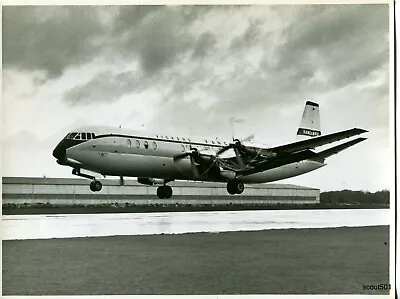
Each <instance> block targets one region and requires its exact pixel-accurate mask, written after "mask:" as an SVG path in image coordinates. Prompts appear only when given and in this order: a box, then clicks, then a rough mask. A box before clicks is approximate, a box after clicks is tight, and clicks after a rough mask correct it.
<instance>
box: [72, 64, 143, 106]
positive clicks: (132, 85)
mask: <svg viewBox="0 0 400 299" xmlns="http://www.w3.org/2000/svg"><path fill="white" fill-rule="evenodd" d="M144 87H145V84H143V82H142V81H141V78H140V76H138V75H137V74H135V73H133V72H124V73H119V74H116V75H114V74H112V73H111V72H110V71H104V72H100V73H98V74H97V75H96V76H95V77H94V78H93V79H91V80H90V81H89V82H87V83H85V84H82V85H79V86H76V87H74V88H72V89H70V90H69V91H68V92H66V93H65V96H64V100H65V101H66V102H67V103H69V104H71V105H76V104H90V103H93V102H113V101H117V100H118V99H119V97H120V96H122V95H124V94H126V93H129V92H132V91H134V90H141V89H142V88H144Z"/></svg>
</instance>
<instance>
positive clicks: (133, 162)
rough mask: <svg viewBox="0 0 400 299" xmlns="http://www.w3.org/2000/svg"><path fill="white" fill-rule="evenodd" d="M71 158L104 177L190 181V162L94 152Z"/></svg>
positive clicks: (81, 151)
mask: <svg viewBox="0 0 400 299" xmlns="http://www.w3.org/2000/svg"><path fill="white" fill-rule="evenodd" d="M69 156H70V157H71V158H73V159H76V160H78V161H80V162H81V163H82V168H84V169H88V170H91V171H95V172H98V173H101V174H104V175H113V176H114V175H115V176H128V177H151V178H177V179H190V177H191V174H192V168H191V164H190V161H189V160H187V161H186V160H182V161H179V163H177V162H174V161H173V159H172V157H163V156H151V155H138V154H123V153H110V152H94V151H83V150H80V151H72V152H69Z"/></svg>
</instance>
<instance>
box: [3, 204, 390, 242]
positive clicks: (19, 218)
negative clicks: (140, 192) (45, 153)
mask: <svg viewBox="0 0 400 299" xmlns="http://www.w3.org/2000/svg"><path fill="white" fill-rule="evenodd" d="M390 219H391V218H390V210H389V209H372V210H361V209H360V210H355V209H349V210H346V209H341V210H274V211H271V210H269V211H229V212H179V213H177V212H171V213H129V214H125V213H118V214H72V215H71V214H57V215H3V225H2V237H3V240H21V239H51V238H73V237H95V236H116V235H157V234H183V233H196V232H213V233H218V232H228V231H258V230H270V229H288V228H295V229H299V228H327V227H360V226H377V225H389V224H390Z"/></svg>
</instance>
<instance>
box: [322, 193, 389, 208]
mask: <svg viewBox="0 0 400 299" xmlns="http://www.w3.org/2000/svg"><path fill="white" fill-rule="evenodd" d="M389 198H390V193H389V191H388V190H382V191H377V192H374V193H371V192H367V191H351V190H341V191H328V192H321V194H320V202H321V203H322V204H364V203H370V204H385V205H388V204H389Z"/></svg>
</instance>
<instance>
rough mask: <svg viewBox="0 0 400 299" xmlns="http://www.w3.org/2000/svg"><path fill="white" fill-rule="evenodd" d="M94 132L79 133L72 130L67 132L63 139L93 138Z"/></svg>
mask: <svg viewBox="0 0 400 299" xmlns="http://www.w3.org/2000/svg"><path fill="white" fill-rule="evenodd" d="M94 138H95V134H94V133H81V132H79V133H78V132H73V133H69V134H68V135H67V136H66V137H65V139H74V140H90V139H94Z"/></svg>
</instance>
